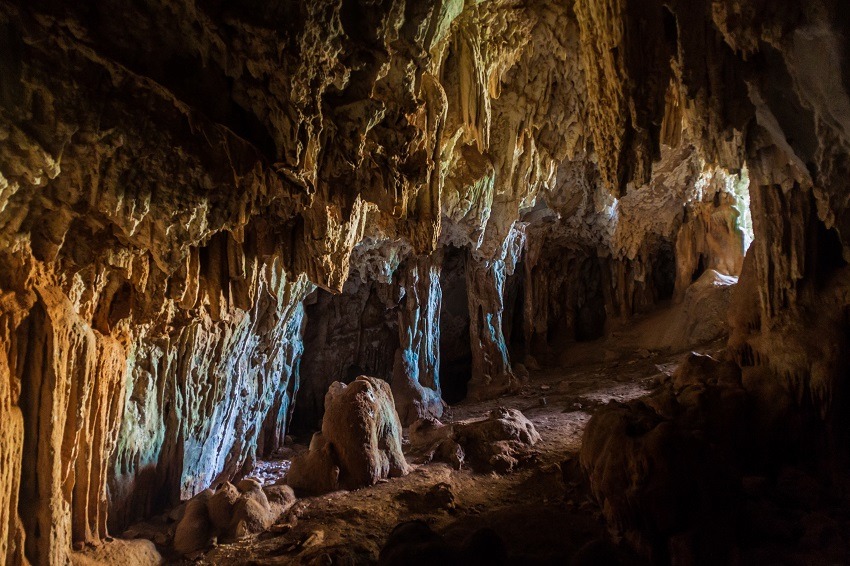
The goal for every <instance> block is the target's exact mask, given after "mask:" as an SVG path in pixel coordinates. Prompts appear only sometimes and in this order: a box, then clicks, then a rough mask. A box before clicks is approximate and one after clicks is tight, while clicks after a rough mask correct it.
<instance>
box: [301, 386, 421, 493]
mask: <svg viewBox="0 0 850 566" xmlns="http://www.w3.org/2000/svg"><path fill="white" fill-rule="evenodd" d="M408 471H409V467H408V465H407V460H405V458H404V454H402V451H401V423H400V422H399V418H398V413H397V412H396V408H395V403H394V402H393V395H392V393H391V392H390V386H389V384H387V383H386V382H384V381H382V380H380V379H377V378H374V377H366V376H362V375H361V376H360V377H358V378H357V379H356V380H354V381H353V382H352V383H351V384H350V385H345V384H343V383H339V382H334V383H332V384H331V387H330V389H328V394H327V396H326V397H325V416H324V418H323V419H322V430H321V431H319V432H317V433H316V434H314V435H313V439H312V440H311V441H310V449H309V451H307V452H306V453H304V454H300V455H298V456H296V457H295V458H294V459H293V461H292V467H291V468H290V470H289V474H287V476H286V481H287V483H288V484H289V485H290V486H292V487H293V488H295V489H296V490H299V491H302V492H304V493H310V494H317V493H326V492H328V491H335V490H337V489H356V488H359V487H367V486H370V485H374V484H376V483H377V482H378V480H380V479H385V478H388V477H399V476H403V475H405V474H406V473H408Z"/></svg>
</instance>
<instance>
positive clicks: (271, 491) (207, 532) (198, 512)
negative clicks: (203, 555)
mask: <svg viewBox="0 0 850 566" xmlns="http://www.w3.org/2000/svg"><path fill="white" fill-rule="evenodd" d="M294 502H295V494H294V493H293V492H292V489H291V488H289V487H288V486H284V485H274V486H268V487H266V488H264V487H263V486H262V484H261V483H260V482H259V481H257V480H256V479H253V478H247V479H243V480H242V481H240V482H239V483H237V484H236V485H233V484H232V483H230V482H224V483H222V484H220V485H219V486H218V487H217V488H216V490H215V492H213V491H212V490H211V489H207V490H204V491H202V492H201V493H199V494H198V495H196V496H195V497H194V498H192V499H191V500H190V501H189V502H188V504H187V505H186V510H185V512H184V513H183V517H182V518H181V519H180V522H179V523H178V524H177V529H176V531H175V534H174V550H175V551H177V553H179V554H181V555H184V556H185V555H191V554H193V553H196V552H199V551H202V550H204V549H205V548H206V547H208V546H209V545H210V544H212V543H213V541H214V540H221V541H225V542H232V541H237V540H240V539H243V538H245V537H248V536H251V535H254V534H258V533H261V532H263V531H265V530H267V529H268V528H269V527H271V526H272V525H273V524H274V522H275V521H276V520H277V519H278V518H279V517H280V516H281V515H282V514H283V513H285V512H286V511H287V510H288V509H289V507H291V506H292V504H293V503H294Z"/></svg>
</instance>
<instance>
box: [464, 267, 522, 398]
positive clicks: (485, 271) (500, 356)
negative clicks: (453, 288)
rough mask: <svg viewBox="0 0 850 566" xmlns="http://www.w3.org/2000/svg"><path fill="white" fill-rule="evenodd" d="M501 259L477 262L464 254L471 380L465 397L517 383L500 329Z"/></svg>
mask: <svg viewBox="0 0 850 566" xmlns="http://www.w3.org/2000/svg"><path fill="white" fill-rule="evenodd" d="M506 267H507V266H506V264H505V260H501V259H497V260H489V261H479V260H476V259H475V258H473V257H471V256H468V257H467V263H466V284H467V289H468V293H469V294H468V300H469V339H470V344H471V346H472V379H470V381H469V394H468V396H469V398H471V399H487V398H492V397H496V396H498V395H500V394H502V393H504V392H506V391H509V390H512V389H515V388H516V386H517V385H518V382H517V380H516V378H515V377H514V374H513V371H512V370H511V363H510V359H509V356H508V347H507V344H506V343H505V336H504V333H503V331H502V313H503V312H504V304H503V303H504V300H503V299H504V289H505V278H506V276H507V271H506Z"/></svg>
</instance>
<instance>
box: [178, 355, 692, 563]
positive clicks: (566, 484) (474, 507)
mask: <svg viewBox="0 0 850 566" xmlns="http://www.w3.org/2000/svg"><path fill="white" fill-rule="evenodd" d="M609 345H610V344H609V343H608V342H606V341H601V342H599V343H597V348H596V349H597V357H602V358H607V360H606V361H601V362H591V363H587V364H584V365H582V366H580V367H576V368H571V369H569V370H564V369H547V370H539V371H534V372H532V373H531V375H530V377H529V378H528V379H527V380H526V381H525V384H524V385H523V387H522V389H521V390H520V391H519V392H518V393H516V394H513V395H510V396H505V397H502V398H500V399H497V400H491V401H484V402H477V403H468V402H467V403H461V404H459V405H456V406H454V407H452V408H451V409H450V412H449V413H448V418H447V419H444V420H445V421H451V420H454V421H458V420H464V419H472V418H478V417H484V416H485V415H486V414H487V413H488V412H489V411H490V410H491V409H492V408H494V407H496V406H504V407H507V408H515V409H519V410H520V411H522V413H523V414H525V415H526V416H527V417H528V418H529V419H530V420H531V421H532V422H533V423H534V425H535V427H536V428H537V430H538V432H539V433H540V435H541V437H542V441H541V442H539V443H538V444H537V445H536V446H535V447H534V455H533V457H532V458H531V459H530V460H529V461H527V462H525V463H524V464H523V466H522V467H520V468H519V469H518V470H517V471H515V472H513V473H510V474H505V475H500V474H496V473H489V474H482V473H478V472H474V471H472V470H470V469H469V468H463V469H461V470H455V469H453V468H452V467H450V466H449V465H447V464H443V463H430V464H426V465H414V469H413V471H412V473H410V474H409V475H407V476H405V477H403V478H399V479H393V480H389V481H383V482H381V483H379V484H378V485H376V486H374V487H370V488H365V489H360V490H355V491H338V492H335V493H331V494H328V495H325V496H319V497H309V498H303V499H300V500H299V501H298V503H296V505H295V506H294V507H293V508H292V509H291V510H290V511H289V512H288V513H287V514H286V515H284V517H282V518H281V520H280V521H278V522H277V523H276V524H275V525H274V526H273V527H272V529H271V530H270V531H269V532H267V533H264V534H262V535H260V536H259V537H257V538H255V539H252V540H247V541H242V542H239V543H234V544H221V545H218V546H216V547H214V548H213V549H211V550H210V551H209V552H207V553H206V554H204V555H203V556H198V557H196V561H197V562H198V563H200V564H301V563H304V564H313V563H315V564H337V563H341V564H360V563H364V564H367V563H372V562H373V561H375V560H376V559H377V556H378V552H379V550H380V549H381V547H382V546H383V544H384V543H385V541H386V539H387V536H388V535H389V533H390V532H391V531H392V529H393V527H394V526H395V525H397V524H398V523H400V522H402V521H408V520H414V519H420V520H423V521H425V522H426V523H427V524H428V525H430V526H431V527H432V528H433V529H434V530H435V531H436V532H438V533H441V534H442V535H443V536H444V537H445V538H446V540H447V541H448V542H449V543H450V544H457V545H458V546H460V545H461V544H462V543H463V541H464V540H466V539H467V538H468V537H469V536H470V535H471V534H472V533H474V532H475V531H477V530H479V529H481V528H485V527H489V528H492V529H493V530H494V531H495V532H496V533H497V534H498V535H500V537H501V538H502V540H503V542H504V544H505V551H506V553H507V556H509V557H512V558H514V559H516V560H521V561H522V563H528V564H563V563H565V561H568V560H570V559H572V558H574V557H576V555H577V553H578V552H579V550H581V549H582V548H583V547H585V548H584V549H583V550H582V554H588V553H590V554H591V555H594V553H599V552H613V553H616V554H619V555H620V559H621V560H622V561H623V562H624V563H640V561H639V560H638V559H636V558H634V557H633V556H631V555H629V554H628V553H626V552H625V551H623V550H620V549H616V548H614V547H613V546H609V543H607V542H606V543H601V541H602V540H604V539H605V525H604V523H603V521H602V519H601V514H600V511H599V508H598V506H597V505H596V504H595V503H594V502H593V501H592V500H591V499H590V498H589V496H588V491H587V488H586V487H585V485H584V483H583V480H582V475H581V474H580V472H579V470H578V465H577V458H576V455H577V453H578V450H579V447H580V442H581V435H582V433H583V431H584V428H585V425H586V424H587V422H588V420H589V419H590V416H591V415H592V414H593V413H594V412H595V410H596V409H597V408H598V407H599V406H601V405H603V404H605V403H608V402H611V401H621V402H624V401H628V400H630V399H634V398H637V397H640V396H642V395H645V394H646V393H648V392H649V391H650V390H651V389H652V388H653V387H654V386H655V385H656V384H657V382H658V380H659V378H660V377H662V375H663V374H664V373H668V374H669V373H670V372H671V371H672V369H673V368H674V367H675V364H676V360H677V359H678V357H679V356H678V355H670V354H667V355H662V354H658V353H655V352H649V351H642V352H640V353H639V354H634V353H632V355H631V356H629V357H621V356H626V355H627V354H626V353H624V352H617V351H616V350H614V349H612V348H609V347H608V346H609ZM298 440H306V439H296V441H298ZM304 449H305V447H304V446H303V444H300V443H299V442H296V443H295V445H294V446H292V448H291V449H290V450H291V452H289V453H290V454H291V453H292V452H297V451H299V450H304ZM287 467H288V462H287V461H286V460H278V461H268V462H262V463H260V465H259V466H258V471H259V473H258V474H257V475H258V476H260V477H261V479H263V481H264V483H272V482H273V481H275V480H276V479H278V477H276V474H283V473H285V470H286V469H287ZM166 521H167V519H166ZM591 560H593V558H591Z"/></svg>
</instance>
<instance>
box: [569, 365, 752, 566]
mask: <svg viewBox="0 0 850 566" xmlns="http://www.w3.org/2000/svg"><path fill="white" fill-rule="evenodd" d="M747 415H748V400H747V396H746V393H745V392H744V390H743V388H742V386H741V381H740V371H739V370H737V367H736V366H735V365H734V364H731V363H729V362H722V361H719V360H716V359H714V358H711V357H709V356H700V355H698V354H693V353H692V354H689V355H688V356H687V357H686V359H685V360H684V361H683V363H682V364H681V365H680V367H679V368H678V369H677V371H676V373H675V374H674V375H673V377H672V380H670V382H668V383H667V384H666V385H665V387H663V388H662V389H661V390H660V391H658V392H656V393H655V394H653V395H652V396H650V397H648V398H645V399H638V400H635V401H631V402H629V403H625V404H623V403H611V404H609V405H607V406H605V407H603V408H601V409H600V410H599V411H598V412H597V413H596V414H595V415H594V416H593V417H592V418H591V419H590V422H589V423H588V425H587V429H586V430H585V433H584V436H583V438H582V447H581V453H580V462H581V465H582V468H583V469H584V471H585V472H586V474H587V477H588V481H589V484H590V488H591V492H592V494H593V496H594V497H595V498H596V499H597V501H598V502H599V504H600V506H601V507H602V512H603V515H604V516H605V519H606V522H607V524H608V528H609V530H610V532H611V535H612V537H613V538H614V540H619V539H621V538H625V539H626V541H627V542H629V543H630V544H631V546H632V547H633V548H635V549H636V550H637V551H638V552H640V553H641V554H643V555H644V556H647V557H648V558H650V559H651V560H652V561H653V562H661V563H666V562H669V561H671V560H673V558H674V556H675V557H678V558H676V560H679V559H684V558H683V557H693V556H710V557H712V558H711V559H712V560H713V561H715V562H716V563H724V562H726V561H727V560H728V559H729V558H730V554H729V553H730V552H731V548H732V545H733V544H734V532H735V529H736V527H735V525H736V522H735V520H736V517H737V510H736V505H737V504H738V503H739V502H740V499H741V498H740V493H739V491H740V486H741V481H740V465H741V462H743V461H744V460H745V457H746V454H747V453H748V451H749V449H748V445H749V443H748V441H747V431H748V430H749V428H750V426H749V421H748V418H747ZM674 562H675V561H674ZM712 563H714V562H712Z"/></svg>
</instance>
